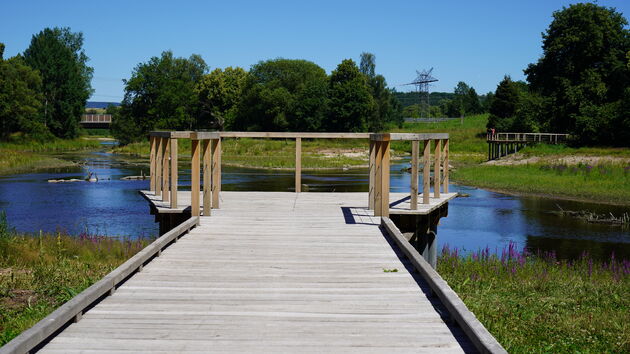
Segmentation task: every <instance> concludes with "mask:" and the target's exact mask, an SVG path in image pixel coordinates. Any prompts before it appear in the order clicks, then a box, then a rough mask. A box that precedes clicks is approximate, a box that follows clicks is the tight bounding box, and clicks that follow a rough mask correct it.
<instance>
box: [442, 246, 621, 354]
mask: <svg viewBox="0 0 630 354" xmlns="http://www.w3.org/2000/svg"><path fill="white" fill-rule="evenodd" d="M438 272H439V273H440V275H441V276H442V277H443V278H444V279H445V280H446V281H447V282H448V283H449V285H450V286H451V288H453V290H454V291H455V292H457V294H458V295H459V296H460V297H461V298H462V300H463V301H464V303H465V304H466V306H468V308H469V309H470V310H471V311H472V312H473V313H474V314H475V316H477V318H478V319H479V320H480V321H481V323H483V325H484V326H485V327H486V328H487V329H488V330H489V331H490V333H492V335H493V336H495V338H496V339H497V340H498V341H499V342H500V343H501V345H503V346H504V347H505V349H506V350H507V351H508V352H510V353H542V352H549V353H564V352H581V353H588V352H592V353H604V352H607V353H609V352H617V353H627V352H630V316H629V314H630V298H629V297H628V293H630V262H629V261H628V260H621V261H620V260H617V259H615V258H614V255H613V256H612V258H611V259H609V260H608V261H606V262H597V261H594V260H593V259H592V258H591V257H589V256H588V254H583V256H582V257H581V258H580V259H579V260H576V261H562V260H558V259H556V257H555V254H553V253H546V254H541V253H539V254H537V255H532V254H529V253H528V252H525V251H519V250H517V249H516V248H515V246H514V244H510V246H509V247H507V248H505V249H503V250H502V252H500V253H499V254H497V255H491V254H490V250H489V249H485V250H482V251H479V252H473V253H472V254H470V255H469V256H467V257H461V252H459V251H458V250H457V249H449V248H448V247H445V248H444V249H443V251H442V254H441V256H440V257H439V259H438Z"/></svg>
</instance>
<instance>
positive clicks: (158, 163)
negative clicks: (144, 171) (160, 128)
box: [154, 136, 162, 197]
mask: <svg viewBox="0 0 630 354" xmlns="http://www.w3.org/2000/svg"><path fill="white" fill-rule="evenodd" d="M154 139H155V196H157V197H159V196H161V195H162V138H160V137H159V136H155V137H154Z"/></svg>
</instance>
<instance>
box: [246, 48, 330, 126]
mask: <svg viewBox="0 0 630 354" xmlns="http://www.w3.org/2000/svg"><path fill="white" fill-rule="evenodd" d="M326 88H327V76H326V72H325V71H324V69H322V68H321V67H319V66H318V65H317V64H315V63H312V62H310V61H306V60H293V59H274V60H267V61H261V62H259V63H258V64H256V65H254V66H252V68H251V70H250V72H249V75H248V77H247V80H246V83H245V87H244V89H243V99H242V100H241V102H240V104H239V108H238V115H237V117H236V121H235V127H236V128H237V129H243V130H263V131H319V130H322V129H323V121H324V118H325V114H326V110H327V108H326V107H327V101H328V100H327V97H326Z"/></svg>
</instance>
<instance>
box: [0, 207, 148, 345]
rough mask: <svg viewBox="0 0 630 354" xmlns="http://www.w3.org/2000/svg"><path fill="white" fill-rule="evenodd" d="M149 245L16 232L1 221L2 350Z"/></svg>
mask: <svg viewBox="0 0 630 354" xmlns="http://www.w3.org/2000/svg"><path fill="white" fill-rule="evenodd" d="M149 242H150V240H146V239H139V240H133V241H130V240H121V239H115V238H110V237H105V236H96V235H90V234H81V235H79V236H76V237H75V236H68V235H65V234H39V235H29V234H20V233H15V232H12V231H11V230H9V229H8V228H7V224H6V219H5V218H4V217H3V216H2V215H0V346H2V345H3V344H5V343H7V342H8V341H10V340H11V339H13V338H14V337H15V336H17V335H18V334H20V333H21V332H22V331H24V330H26V329H28V328H30V327H31V326H33V325H34V324H35V323H37V322H38V321H40V320H41V319H42V318H44V317H46V316H47V315H48V314H49V313H51V312H52V311H54V310H55V309H56V308H57V307H59V306H61V305H62V304H63V303H64V302H66V301H68V300H70V299H71V298H72V297H74V296H75V295H77V294H78V293H80V292H81V291H83V290H84V289H85V288H87V287H88V286H90V285H92V284H93V283H94V282H96V281H98V280H99V279H101V278H102V277H103V276H105V275H106V274H107V273H109V272H110V271H112V270H113V269H115V268H116V267H117V266H118V265H120V264H122V263H123V262H124V261H126V260H127V259H129V258H130V257H131V256H133V255H134V254H135V253H136V252H138V251H140V250H141V249H142V248H144V247H145V246H146V245H147V244H148V243H149Z"/></svg>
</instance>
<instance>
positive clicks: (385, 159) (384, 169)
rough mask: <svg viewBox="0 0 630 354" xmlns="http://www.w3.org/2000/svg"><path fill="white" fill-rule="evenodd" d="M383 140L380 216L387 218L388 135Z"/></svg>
mask: <svg viewBox="0 0 630 354" xmlns="http://www.w3.org/2000/svg"><path fill="white" fill-rule="evenodd" d="M384 135H385V136H384V139H387V140H384V141H382V142H381V151H382V152H381V156H382V157H383V162H382V163H381V173H382V177H381V203H382V205H381V216H386V217H389V134H384Z"/></svg>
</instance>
